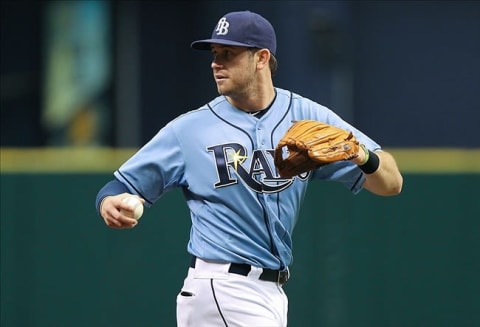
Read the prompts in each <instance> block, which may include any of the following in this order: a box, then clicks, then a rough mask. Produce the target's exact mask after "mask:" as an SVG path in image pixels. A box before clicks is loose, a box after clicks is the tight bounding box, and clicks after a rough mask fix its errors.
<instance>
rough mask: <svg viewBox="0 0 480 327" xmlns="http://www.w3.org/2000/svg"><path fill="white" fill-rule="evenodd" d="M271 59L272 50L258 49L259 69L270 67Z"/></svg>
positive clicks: (257, 60) (257, 61)
mask: <svg viewBox="0 0 480 327" xmlns="http://www.w3.org/2000/svg"><path fill="white" fill-rule="evenodd" d="M269 61H270V51H268V49H260V50H258V51H257V55H256V63H257V68H258V69H262V68H264V67H265V66H267V67H268V63H269Z"/></svg>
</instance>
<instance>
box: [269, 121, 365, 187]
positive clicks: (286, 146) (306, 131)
mask: <svg viewBox="0 0 480 327" xmlns="http://www.w3.org/2000/svg"><path fill="white" fill-rule="evenodd" d="M358 150H359V143H358V141H357V140H356V139H355V137H354V136H353V134H352V132H348V131H345V130H343V129H341V128H338V127H335V126H332V125H328V124H324V123H321V122H319V121H315V120H300V121H297V122H295V123H294V124H293V125H292V126H291V127H290V128H289V129H288V131H287V132H286V133H285V135H284V136H283V138H282V139H281V140H280V142H279V143H278V145H277V147H276V149H275V155H274V161H275V166H276V167H277V170H278V173H279V174H280V177H282V178H291V177H293V176H295V175H298V174H301V173H305V172H308V171H310V170H313V169H316V168H318V167H320V166H322V165H325V164H329V163H331V162H335V161H341V160H350V159H353V158H355V157H357V155H358Z"/></svg>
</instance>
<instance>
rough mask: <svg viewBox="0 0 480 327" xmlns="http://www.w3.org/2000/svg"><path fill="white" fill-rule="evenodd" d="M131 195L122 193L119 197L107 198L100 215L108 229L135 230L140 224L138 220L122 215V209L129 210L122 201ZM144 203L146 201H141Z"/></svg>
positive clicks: (103, 202) (101, 207) (102, 204)
mask: <svg viewBox="0 0 480 327" xmlns="http://www.w3.org/2000/svg"><path fill="white" fill-rule="evenodd" d="M128 195H131V194H128V193H122V194H118V195H112V196H107V197H105V198H104V199H103V201H102V203H101V205H100V215H101V216H102V218H103V220H104V222H105V224H106V225H107V226H108V227H111V228H116V229H125V228H133V227H135V226H136V225H137V224H138V220H136V219H135V218H132V217H128V216H126V215H124V214H122V209H124V210H125V209H127V210H128V209H129V207H128V205H127V204H125V203H124V202H122V199H123V198H125V197H126V196H128ZM140 200H141V201H142V203H144V202H145V200H144V199H140Z"/></svg>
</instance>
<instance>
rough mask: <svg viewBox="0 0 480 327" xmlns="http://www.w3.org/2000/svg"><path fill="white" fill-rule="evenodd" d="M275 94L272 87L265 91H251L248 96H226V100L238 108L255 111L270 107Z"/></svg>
mask: <svg viewBox="0 0 480 327" xmlns="http://www.w3.org/2000/svg"><path fill="white" fill-rule="evenodd" d="M275 96H276V91H275V88H273V87H272V88H271V89H269V90H266V91H265V92H255V93H251V94H250V95H249V96H248V97H235V96H227V99H228V102H230V103H231V104H232V105H233V106H234V107H236V108H238V109H240V110H243V111H246V112H257V111H259V110H264V109H266V108H268V107H270V105H271V104H272V102H273V100H274V99H275Z"/></svg>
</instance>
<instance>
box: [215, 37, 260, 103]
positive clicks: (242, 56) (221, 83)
mask: <svg viewBox="0 0 480 327" xmlns="http://www.w3.org/2000/svg"><path fill="white" fill-rule="evenodd" d="M212 53H213V61H212V70H213V77H214V78H215V82H216V83H217V90H218V93H220V94H222V95H225V96H230V97H232V98H236V97H246V96H248V95H249V94H250V93H251V92H252V91H254V90H255V72H256V69H255V65H254V54H253V52H252V51H250V50H249V49H248V48H245V47H236V46H224V45H215V44H214V45H212Z"/></svg>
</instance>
